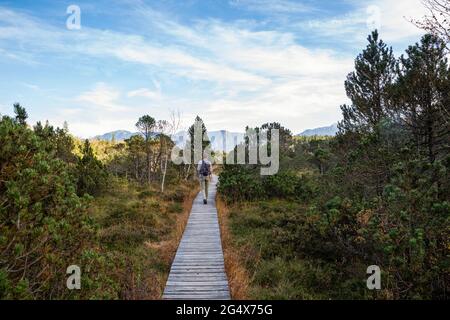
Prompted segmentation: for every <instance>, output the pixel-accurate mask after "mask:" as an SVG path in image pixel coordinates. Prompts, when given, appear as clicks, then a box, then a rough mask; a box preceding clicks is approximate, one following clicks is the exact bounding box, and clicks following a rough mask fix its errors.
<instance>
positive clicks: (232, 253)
mask: <svg viewBox="0 0 450 320" xmlns="http://www.w3.org/2000/svg"><path fill="white" fill-rule="evenodd" d="M216 204H217V212H218V215H219V223H220V231H221V237H222V247H223V254H224V259H225V270H226V273H227V276H228V283H229V286H230V291H231V297H232V299H235V300H246V299H248V289H249V283H250V280H249V279H250V278H249V275H248V272H247V270H246V268H245V267H244V265H243V263H242V258H241V257H244V256H245V252H243V251H244V249H241V248H236V247H235V246H233V242H232V236H231V234H230V228H229V210H228V208H227V206H226V204H225V202H224V201H223V200H222V199H220V196H217V199H216Z"/></svg>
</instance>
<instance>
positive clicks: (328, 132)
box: [299, 123, 339, 137]
mask: <svg viewBox="0 0 450 320" xmlns="http://www.w3.org/2000/svg"><path fill="white" fill-rule="evenodd" d="M338 131H339V130H338V127H337V123H335V124H332V125H331V126H329V127H321V128H316V129H308V130H305V131H303V132H302V133H300V134H299V136H303V137H313V136H335V135H336V134H337V133H338Z"/></svg>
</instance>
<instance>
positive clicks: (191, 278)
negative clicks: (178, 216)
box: [163, 176, 230, 300]
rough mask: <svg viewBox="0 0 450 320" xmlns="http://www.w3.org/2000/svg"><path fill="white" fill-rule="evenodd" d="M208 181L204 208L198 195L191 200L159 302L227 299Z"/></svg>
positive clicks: (212, 185) (213, 187)
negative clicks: (184, 227)
mask: <svg viewBox="0 0 450 320" xmlns="http://www.w3.org/2000/svg"><path fill="white" fill-rule="evenodd" d="M212 180H213V181H211V183H210V186H209V195H208V204H207V205H204V204H203V195H202V193H201V192H200V193H199V194H198V195H197V197H196V198H195V200H194V203H193V205H192V210H191V214H190V217H189V220H188V223H187V225H186V229H185V230H184V234H183V237H182V239H181V242H180V245H179V247H178V250H177V253H176V256H175V259H174V261H173V263H172V267H171V270H170V274H169V278H168V280H167V284H166V288H165V290H164V294H163V299H166V300H178V299H183V300H184V299H187V300H228V299H230V291H229V288H228V280H227V276H226V274H225V267H224V261H223V251H222V243H221V240H220V228H219V221H218V218H217V209H216V203H215V197H216V181H217V177H215V176H214V177H213V179H212Z"/></svg>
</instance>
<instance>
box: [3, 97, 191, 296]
mask: <svg viewBox="0 0 450 320" xmlns="http://www.w3.org/2000/svg"><path fill="white" fill-rule="evenodd" d="M14 111H15V114H16V116H15V117H9V116H3V117H2V118H1V120H0V299H159V298H160V297H161V293H162V290H163V289H164V285H165V281H166V278H167V275H168V272H169V269H170V264H171V261H172V258H173V255H174V254H175V250H176V247H177V244H178V240H179V238H180V235H181V231H182V228H183V225H184V221H185V220H186V216H187V213H188V212H189V206H190V201H189V200H190V199H192V196H193V194H194V193H193V192H194V191H195V190H196V187H193V185H192V181H191V180H189V179H185V178H186V177H189V175H186V171H187V169H186V168H184V166H182V165H181V166H177V167H175V166H172V165H171V164H170V163H168V161H167V157H168V150H169V147H170V144H171V143H172V142H171V140H170V138H168V136H167V135H166V134H165V132H167V127H168V126H169V125H168V123H167V122H162V121H159V122H157V121H155V120H154V119H153V118H151V117H150V116H144V117H142V118H141V119H139V122H138V123H137V127H138V128H139V129H140V130H141V131H142V133H143V135H142V136H135V137H132V138H131V139H129V140H127V141H125V142H104V141H89V140H85V141H80V140H78V139H77V138H74V137H72V136H71V135H70V134H69V133H68V130H67V127H66V126H65V128H63V129H60V128H56V129H55V128H53V127H52V126H50V125H49V124H48V123H47V124H45V125H42V124H41V123H37V124H36V125H35V126H34V128H30V127H29V126H28V125H27V113H26V111H25V109H24V108H23V107H21V106H20V105H19V104H16V105H15V106H14ZM181 177H182V178H181ZM70 265H77V266H79V267H80V268H81V273H82V274H81V275H82V283H81V285H82V288H81V290H73V291H70V290H68V289H67V287H66V280H67V278H68V275H67V274H66V269H67V268H68V267H69V266H70Z"/></svg>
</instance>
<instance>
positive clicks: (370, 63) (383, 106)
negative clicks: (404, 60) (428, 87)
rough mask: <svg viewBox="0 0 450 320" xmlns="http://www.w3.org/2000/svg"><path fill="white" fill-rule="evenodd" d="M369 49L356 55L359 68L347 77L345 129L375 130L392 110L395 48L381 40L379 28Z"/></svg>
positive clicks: (341, 127) (343, 126)
mask: <svg viewBox="0 0 450 320" xmlns="http://www.w3.org/2000/svg"><path fill="white" fill-rule="evenodd" d="M368 41H369V44H368V45H367V48H366V49H365V50H364V51H363V52H362V53H361V54H360V55H359V56H358V57H357V58H356V61H355V71H354V72H352V73H350V74H349V75H348V76H347V81H346V82H345V89H346V91H347V96H348V97H349V99H350V100H351V102H352V104H351V105H350V106H348V105H343V106H342V107H341V109H342V113H343V117H344V120H343V121H342V122H341V123H340V124H339V127H340V129H341V131H375V130H376V127H377V125H378V124H379V123H380V121H381V120H382V119H383V118H385V117H386V116H387V115H388V114H389V112H390V109H391V106H390V97H389V90H387V89H388V88H389V87H390V86H391V84H392V82H393V81H394V79H395V65H396V60H395V57H394V55H393V53H392V48H390V47H387V45H386V44H385V43H384V42H383V41H382V40H379V35H378V31H374V32H373V33H372V35H370V36H369V37H368Z"/></svg>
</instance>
